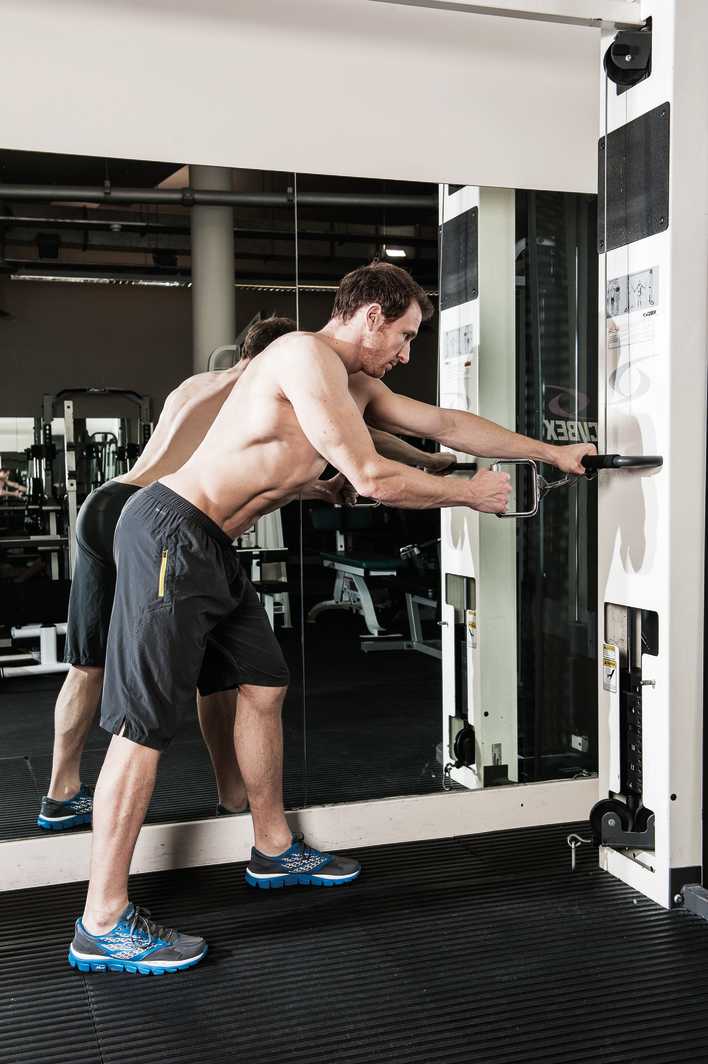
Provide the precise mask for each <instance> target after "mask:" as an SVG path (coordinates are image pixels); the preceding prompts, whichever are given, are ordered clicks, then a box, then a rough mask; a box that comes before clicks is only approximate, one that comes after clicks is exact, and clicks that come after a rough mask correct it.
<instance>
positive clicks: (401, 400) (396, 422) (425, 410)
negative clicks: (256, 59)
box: [365, 380, 595, 474]
mask: <svg viewBox="0 0 708 1064" xmlns="http://www.w3.org/2000/svg"><path fill="white" fill-rule="evenodd" d="M367 392H368V395H369V397H370V398H369V402H368V405H367V407H366V413H365V417H366V420H367V422H368V423H369V424H371V425H375V426H376V427H377V428H381V429H385V430H386V431H387V432H402V433H404V434H405V433H408V434H409V435H415V436H426V437H428V438H429V439H433V440H437V441H438V442H439V443H442V444H443V445H444V446H445V447H450V448H452V450H455V451H463V452H464V453H465V454H472V455H475V456H478V457H480V458H534V459H536V461H539V462H548V463H549V464H550V465H554V466H557V467H558V468H559V469H562V470H563V472H565V473H577V474H582V473H584V472H585V470H584V468H583V466H582V465H581V464H580V459H581V458H582V456H583V455H584V454H594V453H595V447H594V446H593V445H592V444H590V443H581V444H574V445H570V446H567V447H554V446H553V445H552V444H550V443H543V441H542V440H534V439H532V438H531V437H529V436H520V435H519V434H518V433H516V432H511V431H510V430H509V429H505V428H502V426H501V425H497V424H496V423H495V422H494V421H488V420H487V418H484V417H479V415H477V414H470V413H467V412H466V411H464V410H451V409H449V408H447V407H437V406H432V405H431V404H429V403H421V402H419V401H418V400H417V399H409V398H408V397H407V396H405V395H397V394H396V393H395V392H392V391H391V389H390V388H387V387H386V385H385V384H383V383H382V382H381V381H373V380H372V381H371V382H370V384H369V387H368V389H367Z"/></svg>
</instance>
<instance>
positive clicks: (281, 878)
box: [246, 835, 361, 890]
mask: <svg viewBox="0 0 708 1064" xmlns="http://www.w3.org/2000/svg"><path fill="white" fill-rule="evenodd" d="M360 872H361V865H360V864H359V863H358V862H357V861H353V860H352V859H351V857H336V856H334V855H333V854H331V853H320V851H319V850H313V849H312V847H311V846H306V845H305V841H304V838H303V836H302V835H293V843H292V846H290V848H289V849H287V850H285V852H284V853H279V854H278V855H277V857H268V856H267V854H264V853H261V852H260V851H259V850H257V849H256V848H255V846H254V848H253V849H252V850H251V860H250V861H249V862H248V864H247V865H246V882H247V883H248V885H249V886H251V887H261V888H262V889H263V890H268V889H269V888H271V887H295V886H303V887H310V886H311V887H338V886H341V885H342V884H344V883H351V882H352V881H353V880H355V879H356V877H357V876H358V875H359V873H360Z"/></svg>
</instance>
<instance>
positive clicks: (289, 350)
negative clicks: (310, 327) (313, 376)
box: [259, 332, 346, 377]
mask: <svg viewBox="0 0 708 1064" xmlns="http://www.w3.org/2000/svg"><path fill="white" fill-rule="evenodd" d="M264 354H266V355H268V356H270V361H271V362H277V363H279V365H280V367H293V368H294V369H296V370H297V372H298V373H303V372H306V370H307V369H308V367H311V368H312V369H315V368H316V369H317V370H318V371H322V370H324V371H326V372H328V373H332V374H336V375H342V376H344V377H346V369H345V368H344V363H343V362H342V359H341V358H340V356H339V354H338V353H337V351H336V349H335V348H334V347H332V346H331V344H328V343H327V341H326V339H324V338H323V337H322V336H319V335H318V334H317V333H310V332H291V333H287V335H285V336H280V337H279V338H278V339H277V340H274V341H273V343H272V344H271V345H270V347H269V348H268V349H267V351H265V352H264ZM259 357H262V356H259Z"/></svg>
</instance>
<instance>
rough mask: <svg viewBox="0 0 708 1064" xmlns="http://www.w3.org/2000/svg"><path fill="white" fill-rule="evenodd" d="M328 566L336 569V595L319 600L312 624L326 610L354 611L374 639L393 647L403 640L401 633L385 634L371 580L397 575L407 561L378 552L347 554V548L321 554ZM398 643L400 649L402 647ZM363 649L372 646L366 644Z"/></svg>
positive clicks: (308, 616) (371, 640) (311, 614)
mask: <svg viewBox="0 0 708 1064" xmlns="http://www.w3.org/2000/svg"><path fill="white" fill-rule="evenodd" d="M320 558H321V559H322V564H323V566H324V567H325V569H334V571H335V573H336V576H335V579H334V591H333V592H332V598H331V599H326V600H325V601H324V602H318V603H317V605H315V606H313V607H312V609H311V610H310V611H309V613H308V615H307V619H308V621H310V622H311V623H312V622H314V621H316V620H317V618H318V617H319V615H320V614H321V613H324V611H325V610H350V611H351V612H353V613H359V614H361V616H362V617H363V618H364V622H365V624H366V627H367V630H368V632H369V635H370V637H371V639H370V640H369V642H370V643H371V642H373V641H375V642H376V643H380V644H383V645H385V646H386V647H389V648H390V647H392V646H393V642H392V641H396V640H398V641H399V644H400V641H401V640H402V639H403V636H402V634H401V633H400V632H391V633H390V634H388V635H385V634H384V626H383V625H382V624H381V622H380V621H379V619H378V617H377V615H376V606H375V604H374V600H373V597H372V594H371V588H370V587H369V585H368V583H367V579H369V580H380V579H381V578H382V577H388V578H390V577H395V576H396V575H397V573H398V572H399V570H400V569H403V568H406V562H404V561H403V560H402V559H401V558H379V557H376V556H374V555H371V556H369V557H355V556H354V555H350V554H345V553H344V552H343V551H336V552H332V553H329V552H326V551H323V552H321V554H320ZM399 644H397V646H396V649H398V648H399ZM362 649H372V647H367V646H365V645H364V643H362Z"/></svg>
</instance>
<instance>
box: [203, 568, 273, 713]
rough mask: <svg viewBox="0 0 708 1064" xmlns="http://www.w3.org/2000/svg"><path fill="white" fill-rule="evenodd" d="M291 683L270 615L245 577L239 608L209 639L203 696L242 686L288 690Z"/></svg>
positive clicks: (224, 620) (212, 632)
mask: <svg viewBox="0 0 708 1064" xmlns="http://www.w3.org/2000/svg"><path fill="white" fill-rule="evenodd" d="M289 682H290V673H289V670H288V666H287V663H286V661H285V658H284V656H283V651H282V650H281V647H280V644H279V642H278V640H277V638H276V635H275V632H274V631H273V629H272V628H271V626H270V622H269V620H268V615H267V614H266V611H265V609H264V607H263V605H262V603H261V601H260V599H259V598H258V595H257V594H256V590H255V588H254V587H253V585H252V584H251V582H250V581H249V580H248V579H247V578H246V577H245V575H244V588H243V595H242V597H241V600H240V602H239V604H238V606H236V608H235V609H234V610H233V611H232V612H231V613H230V614H229V616H228V617H225V618H224V619H223V620H222V621H220V622H219V623H218V624H217V625H216V626H215V627H214V628H213V629H212V631H211V632H209V634H208V636H207V640H206V649H205V652H204V660H203V664H202V669H201V673H200V676H199V693H200V694H202V695H209V694H213V693H214V692H215V691H227V690H229V689H230V688H233V687H240V686H241V684H253V685H255V686H258V687H287V685H288V683H289Z"/></svg>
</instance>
